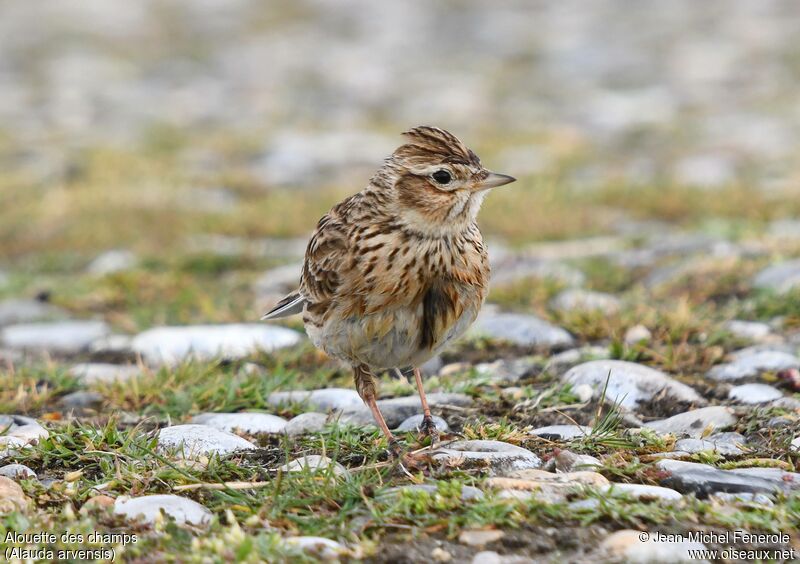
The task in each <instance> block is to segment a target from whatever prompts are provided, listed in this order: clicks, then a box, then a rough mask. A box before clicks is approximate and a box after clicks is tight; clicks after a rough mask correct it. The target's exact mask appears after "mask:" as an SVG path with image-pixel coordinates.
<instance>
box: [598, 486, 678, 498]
mask: <svg viewBox="0 0 800 564" xmlns="http://www.w3.org/2000/svg"><path fill="white" fill-rule="evenodd" d="M604 493H606V494H607V495H614V494H623V495H629V496H631V497H634V498H636V499H638V500H641V501H645V500H652V499H660V500H666V501H675V500H678V499H681V498H682V497H683V496H682V495H681V494H680V492H677V491H675V490H673V489H670V488H663V487H661V486H649V485H646V484H611V485H610V486H608V487H607V488H605V490H604Z"/></svg>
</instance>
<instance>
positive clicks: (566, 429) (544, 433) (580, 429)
mask: <svg viewBox="0 0 800 564" xmlns="http://www.w3.org/2000/svg"><path fill="white" fill-rule="evenodd" d="M591 432H592V428H591V427H586V426H585V425H548V426H546V427H539V428H538V429H534V430H533V431H531V432H530V434H531V435H534V436H537V437H541V438H543V439H547V440H550V441H567V440H569V439H576V438H580V437H586V436H588V435H589V433H591Z"/></svg>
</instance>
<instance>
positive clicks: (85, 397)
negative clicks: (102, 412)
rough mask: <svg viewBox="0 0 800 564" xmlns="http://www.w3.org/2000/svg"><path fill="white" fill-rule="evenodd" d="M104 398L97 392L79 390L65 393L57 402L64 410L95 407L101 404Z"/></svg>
mask: <svg viewBox="0 0 800 564" xmlns="http://www.w3.org/2000/svg"><path fill="white" fill-rule="evenodd" d="M104 399H105V398H104V397H103V395H102V394H100V393H98V392H90V391H83V390H80V391H77V392H72V393H69V394H67V395H65V396H64V397H62V398H61V399H60V400H59V402H58V403H59V405H60V406H61V407H62V408H63V409H65V410H71V409H77V410H81V409H96V408H98V407H100V405H102V403H103V401H104Z"/></svg>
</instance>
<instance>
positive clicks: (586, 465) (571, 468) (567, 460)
mask: <svg viewBox="0 0 800 564" xmlns="http://www.w3.org/2000/svg"><path fill="white" fill-rule="evenodd" d="M553 459H554V460H555V469H556V472H575V471H583V470H591V469H592V467H594V466H602V465H603V464H602V463H601V462H600V460H598V459H597V458H595V457H594V456H590V455H588V454H576V453H574V452H571V451H569V450H558V451H557V452H556V453H555V456H554V457H553Z"/></svg>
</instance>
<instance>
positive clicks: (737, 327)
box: [725, 319, 772, 342]
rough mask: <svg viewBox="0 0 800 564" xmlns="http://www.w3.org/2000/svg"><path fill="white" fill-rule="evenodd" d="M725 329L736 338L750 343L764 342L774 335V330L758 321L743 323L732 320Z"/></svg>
mask: <svg viewBox="0 0 800 564" xmlns="http://www.w3.org/2000/svg"><path fill="white" fill-rule="evenodd" d="M725 329H727V330H728V331H730V333H731V334H733V335H734V336H735V337H739V338H740V339H746V340H748V341H754V342H757V341H763V340H764V339H766V338H767V337H769V336H770V335H771V334H772V328H771V327H770V326H769V325H767V324H766V323H761V322H758V321H742V320H739V319H732V320H730V321H728V322H727V323H726V324H725Z"/></svg>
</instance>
